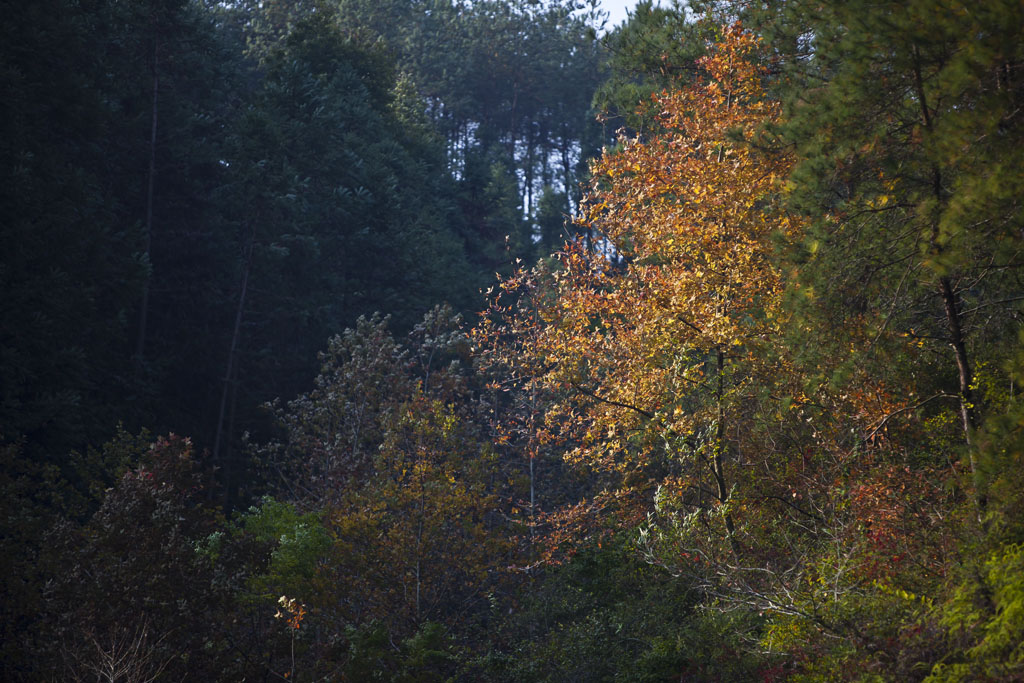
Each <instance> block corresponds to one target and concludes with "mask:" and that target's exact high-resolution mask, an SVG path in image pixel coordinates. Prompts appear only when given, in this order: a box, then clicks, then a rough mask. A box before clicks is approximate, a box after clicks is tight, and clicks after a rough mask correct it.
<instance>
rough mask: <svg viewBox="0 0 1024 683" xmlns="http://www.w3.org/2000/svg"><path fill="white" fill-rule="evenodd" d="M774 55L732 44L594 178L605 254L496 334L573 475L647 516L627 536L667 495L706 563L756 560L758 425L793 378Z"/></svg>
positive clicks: (579, 250)
mask: <svg viewBox="0 0 1024 683" xmlns="http://www.w3.org/2000/svg"><path fill="white" fill-rule="evenodd" d="M758 49H759V46H758V40H757V39H756V38H755V37H754V36H752V35H750V34H749V33H745V32H743V31H742V30H741V29H740V28H739V27H738V26H734V27H730V28H728V29H725V30H724V31H723V34H722V39H721V42H720V43H719V44H718V45H716V46H715V47H714V49H713V51H712V53H711V54H710V55H709V56H708V57H705V58H702V59H701V60H699V61H698V64H699V66H700V69H701V75H700V77H699V78H698V80H697V81H696V82H695V83H694V84H693V85H691V86H688V87H685V88H682V89H680V90H677V91H674V92H666V93H663V94H662V95H660V96H658V97H657V98H656V99H655V100H654V103H653V104H652V106H653V107H654V108H655V110H656V111H657V112H658V118H659V122H660V125H661V126H662V127H663V130H664V132H663V133H660V134H658V135H655V136H652V137H651V138H650V139H646V140H645V139H639V138H633V139H623V140H621V141H620V143H621V147H622V149H621V151H617V152H606V153H605V155H604V156H603V157H602V159H600V160H599V161H598V162H596V163H595V164H594V167H593V172H594V176H595V181H594V183H593V185H592V191H591V193H590V195H589V196H588V197H587V199H586V201H585V202H584V210H583V214H582V217H581V219H580V221H581V223H582V224H584V225H585V226H587V227H588V228H590V229H591V230H592V232H593V233H594V234H595V235H600V238H599V239H596V240H595V241H594V245H595V247H594V249H593V250H588V249H586V248H585V246H584V244H583V243H580V242H578V243H576V244H574V245H569V246H568V247H567V248H566V250H565V251H564V252H563V253H562V254H561V255H560V262H561V267H560V268H559V269H556V270H555V271H554V272H552V273H551V274H550V276H549V277H548V278H547V279H546V282H544V283H543V284H542V282H541V277H542V274H541V273H540V272H539V271H538V272H535V273H526V272H523V273H520V275H519V276H518V277H517V278H515V279H512V280H509V281H507V282H505V283H504V285H503V291H502V293H501V295H500V296H499V297H497V298H496V300H495V302H494V308H493V309H492V312H493V313H494V314H495V316H494V318H492V320H491V321H490V322H488V323H487V324H486V325H485V329H490V331H491V332H492V333H493V334H494V335H495V337H496V338H498V339H506V340H511V341H510V343H509V344H508V345H506V346H505V347H504V348H506V349H510V350H511V351H510V356H507V357H514V358H515V360H514V361H513V362H512V363H511V364H512V367H513V371H514V372H516V373H519V374H520V376H522V377H523V378H525V383H524V387H525V389H526V390H536V391H542V392H545V394H547V395H550V396H552V405H551V406H550V407H549V409H548V412H547V415H546V416H545V424H546V425H547V426H548V427H557V429H550V430H549V431H550V432H555V431H557V432H558V433H559V434H560V435H561V437H560V438H562V439H563V440H564V442H565V443H566V444H567V448H568V452H567V453H566V458H567V459H568V460H569V461H571V462H574V463H578V464H581V465H583V466H585V467H587V468H590V469H591V470H593V471H594V472H596V473H598V474H599V475H600V476H603V477H604V478H605V479H604V481H605V482H606V486H608V487H611V489H617V490H618V493H611V492H610V490H611V489H609V492H606V494H605V499H606V500H607V501H611V500H616V501H618V502H616V503H615V504H614V505H613V507H616V508H618V509H620V511H622V512H625V511H626V509H629V508H631V507H632V513H626V514H625V515H624V516H623V517H622V519H631V518H632V519H636V518H637V517H636V514H637V512H638V510H637V509H636V507H635V503H630V504H627V503H626V502H625V500H626V499H627V498H629V496H625V494H626V493H627V492H633V494H637V493H640V492H644V491H646V492H647V494H650V493H653V492H654V490H655V489H657V491H658V494H657V495H658V499H659V500H664V501H669V500H670V501H673V502H672V505H670V506H668V507H673V506H675V507H676V508H677V512H679V516H678V519H679V520H683V521H685V524H686V525H688V526H692V529H691V530H692V531H694V532H695V538H694V539H693V542H694V543H695V544H696V547H697V550H696V551H695V552H696V553H698V554H701V555H702V556H703V558H704V560H706V561H708V562H727V561H732V560H729V558H734V557H735V556H736V555H737V553H740V552H741V551H742V549H743V547H744V534H745V532H744V530H743V527H742V517H743V514H742V509H743V507H744V503H743V500H744V496H745V495H746V494H745V493H743V491H744V488H745V487H746V486H750V485H755V486H756V483H754V482H750V481H746V482H745V481H744V477H745V476H746V475H744V474H743V473H744V472H745V471H749V469H750V468H749V465H750V463H751V460H752V459H753V458H754V457H755V454H756V453H755V452H748V449H747V448H746V447H747V446H748V445H749V438H748V437H747V436H746V435H745V434H746V433H747V432H749V425H748V424H747V422H748V421H749V419H750V418H751V415H752V409H751V406H752V405H753V404H754V403H755V400H754V399H756V398H757V396H758V395H759V394H758V392H760V391H761V388H762V387H763V386H767V384H768V380H764V379H763V378H765V377H766V376H767V375H768V374H769V373H778V371H779V367H778V366H779V364H780V363H781V361H779V360H777V359H775V357H774V356H773V355H772V354H770V353H767V352H768V351H769V350H770V349H771V347H772V345H773V343H775V342H776V340H777V339H778V337H779V325H780V322H779V318H780V315H781V308H780V304H781V292H782V282H783V277H782V273H781V272H780V271H779V270H778V269H777V268H776V267H775V266H773V264H772V261H771V254H772V238H773V235H792V234H794V233H796V232H797V231H798V230H799V229H800V224H799V222H798V221H797V220H795V219H793V218H792V217H791V216H789V215H788V214H787V213H785V212H784V211H782V210H780V209H779V208H778V204H777V203H775V202H772V201H771V199H772V196H773V195H774V194H775V193H777V192H778V181H779V180H780V179H781V178H783V177H784V176H785V175H786V174H788V172H789V169H790V166H791V164H792V159H791V157H790V156H789V155H788V154H787V153H785V151H783V150H780V149H777V148H775V147H774V146H773V145H772V144H771V141H770V140H769V139H767V138H765V137H763V136H761V135H759V134H758V131H759V130H760V129H761V127H762V126H764V125H765V124H766V123H769V122H771V121H773V120H775V119H776V118H777V117H778V115H779V108H778V105H777V104H775V103H773V102H770V101H769V100H767V99H766V98H765V97H764V95H763V87H762V83H761V81H762V78H763V75H764V71H763V68H762V67H760V66H759V65H758V63H757V60H756V57H757V52H758ZM495 320H497V321H499V322H495ZM498 348H501V346H500V345H499V347H498ZM501 353H502V352H501V351H496V354H497V355H498V356H501ZM507 357H506V358H507ZM758 378H762V380H763V381H762V384H760V385H759V384H758ZM633 500H634V501H636V500H639V499H637V498H636V496H635V495H634V496H633ZM623 506H625V507H623ZM599 507H601V508H602V509H604V510H605V511H606V512H607V507H606V506H605V505H604V504H601V505H600V506H599ZM591 509H593V507H591ZM641 509H642V508H641ZM666 509H667V508H666ZM684 512H685V514H684ZM696 537H703V538H704V540H703V541H702V542H699V543H698V542H697V541H696V540H695V539H696Z"/></svg>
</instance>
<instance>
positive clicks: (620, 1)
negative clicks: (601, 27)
mask: <svg viewBox="0 0 1024 683" xmlns="http://www.w3.org/2000/svg"><path fill="white" fill-rule="evenodd" d="M636 3H637V0H601V9H603V10H604V11H606V12H608V25H607V27H606V28H607V29H608V30H611V29H613V28H615V27H616V26H618V25H619V24H621V23H622V22H624V21H625V20H626V10H627V9H628V10H630V11H632V10H633V8H634V7H636Z"/></svg>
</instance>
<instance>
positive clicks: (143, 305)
mask: <svg viewBox="0 0 1024 683" xmlns="http://www.w3.org/2000/svg"><path fill="white" fill-rule="evenodd" d="M159 56H160V54H159V43H158V41H157V40H156V38H154V39H153V68H152V82H153V99H152V104H151V107H150V128H149V176H148V179H147V186H146V225H145V234H144V235H143V246H142V253H143V255H144V256H145V257H146V262H147V263H149V262H150V251H151V250H152V247H153V188H154V185H155V182H156V131H157V114H158V108H157V105H158V104H159V101H160V100H159V96H160V70H159V62H158V59H159ZM152 277H153V274H152V271H151V272H150V273H149V274H148V275H147V276H146V280H145V282H144V283H143V285H142V301H141V302H140V304H139V332H138V335H137V337H136V339H135V368H136V372H139V371H140V370H141V369H142V366H143V361H144V359H145V353H146V327H147V326H148V324H149V283H150V280H151V279H152Z"/></svg>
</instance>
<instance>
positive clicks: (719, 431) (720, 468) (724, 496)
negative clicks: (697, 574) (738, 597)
mask: <svg viewBox="0 0 1024 683" xmlns="http://www.w3.org/2000/svg"><path fill="white" fill-rule="evenodd" d="M715 364H716V366H717V369H718V379H717V383H716V387H715V400H716V402H717V404H718V405H717V424H716V425H715V446H714V454H713V457H712V472H713V473H714V475H715V484H716V485H717V487H718V502H719V504H721V505H725V504H726V503H728V502H729V487H728V485H727V484H726V481H725V465H724V459H725V354H724V353H722V349H721V348H716V349H715ZM725 530H726V532H727V533H728V535H729V545H730V546H731V547H732V550H733V552H734V553H738V552H739V545H738V543H737V542H736V525H735V523H734V522H733V519H732V514H731V513H729V512H726V513H725Z"/></svg>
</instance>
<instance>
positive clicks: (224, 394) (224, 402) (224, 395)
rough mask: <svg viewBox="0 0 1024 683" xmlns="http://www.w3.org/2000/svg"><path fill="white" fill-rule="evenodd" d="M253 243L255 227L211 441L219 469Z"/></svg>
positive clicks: (248, 251)
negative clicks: (214, 433)
mask: <svg viewBox="0 0 1024 683" xmlns="http://www.w3.org/2000/svg"><path fill="white" fill-rule="evenodd" d="M255 242H256V227H255V226H252V227H250V230H249V240H248V242H247V243H246V245H245V261H244V263H243V266H242V281H241V283H240V284H239V288H238V307H237V308H236V309H235V326H234V329H233V330H232V332H231V346H230V348H229V350H228V360H227V367H226V368H225V370H224V386H223V388H222V390H221V395H220V410H219V412H218V414H217V432H216V436H215V437H214V440H213V462H214V464H215V465H217V466H220V467H224V466H225V464H226V463H224V462H223V461H222V452H221V449H222V444H223V443H224V441H225V439H226V438H231V434H230V433H228V434H225V432H226V430H225V425H224V416H225V413H226V412H227V406H228V398H229V397H230V396H231V395H232V390H231V389H232V386H233V384H234V382H235V374H236V372H237V365H238V361H237V358H238V340H239V338H240V337H241V331H242V318H243V316H244V313H245V298H246V293H247V292H248V289H249V272H250V270H251V269H252V251H253V245H254V244H255ZM228 474H229V473H228V472H227V471H226V470H224V476H225V482H224V484H225V486H226V487H229V485H230V482H229V481H227V476H228ZM229 488H230V487H229Z"/></svg>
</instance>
